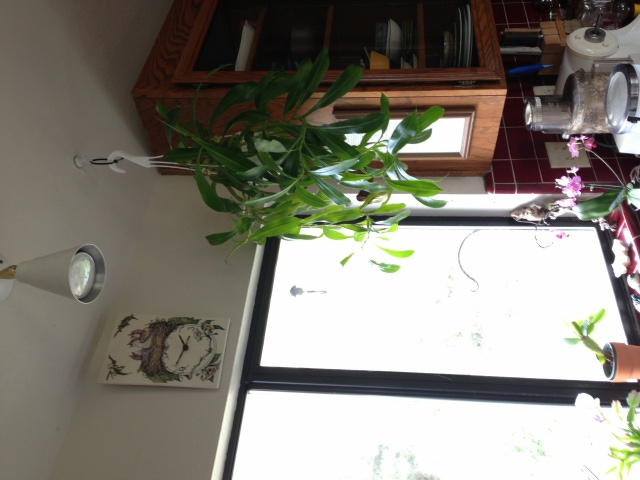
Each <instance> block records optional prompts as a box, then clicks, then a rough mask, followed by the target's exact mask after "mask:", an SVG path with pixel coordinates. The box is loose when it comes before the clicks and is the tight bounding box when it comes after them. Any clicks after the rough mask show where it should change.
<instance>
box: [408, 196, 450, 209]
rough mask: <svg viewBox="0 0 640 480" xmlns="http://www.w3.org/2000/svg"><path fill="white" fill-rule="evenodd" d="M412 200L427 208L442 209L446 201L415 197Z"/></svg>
mask: <svg viewBox="0 0 640 480" xmlns="http://www.w3.org/2000/svg"><path fill="white" fill-rule="evenodd" d="M413 198H415V199H416V200H417V201H418V202H420V203H421V204H422V205H425V206H427V207H429V208H442V207H444V206H445V205H446V204H447V201H446V200H440V199H435V198H428V197H417V196H414V197H413Z"/></svg>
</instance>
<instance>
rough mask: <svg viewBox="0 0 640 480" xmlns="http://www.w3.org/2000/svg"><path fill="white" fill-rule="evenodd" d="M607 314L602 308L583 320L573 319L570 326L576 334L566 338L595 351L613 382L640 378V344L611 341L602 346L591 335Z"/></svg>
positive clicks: (569, 341)
mask: <svg viewBox="0 0 640 480" xmlns="http://www.w3.org/2000/svg"><path fill="white" fill-rule="evenodd" d="M604 316H605V310H604V309H600V311H598V312H597V313H595V314H594V315H589V316H588V317H587V318H586V319H584V320H581V321H573V322H571V324H570V326H571V328H572V329H573V332H574V334H575V336H573V337H568V338H565V339H564V341H565V342H566V343H568V344H569V345H577V344H579V343H582V344H583V345H584V346H585V347H587V348H588V349H589V350H591V351H592V352H594V353H595V355H596V358H597V359H598V361H599V362H600V363H601V364H602V370H603V372H604V374H605V376H606V377H607V379H608V380H610V381H612V382H626V381H627V380H631V379H640V346H637V345H627V344H625V343H618V342H610V343H606V344H604V346H602V347H600V345H599V344H598V342H596V341H595V340H594V339H593V338H592V337H591V335H592V334H593V331H594V329H595V326H596V324H597V323H598V322H600V321H601V320H602V319H603V318H604Z"/></svg>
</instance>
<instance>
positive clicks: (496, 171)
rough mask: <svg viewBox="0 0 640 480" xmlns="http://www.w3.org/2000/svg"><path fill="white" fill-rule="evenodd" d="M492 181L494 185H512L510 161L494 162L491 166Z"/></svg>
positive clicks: (513, 178)
mask: <svg viewBox="0 0 640 480" xmlns="http://www.w3.org/2000/svg"><path fill="white" fill-rule="evenodd" d="M491 171H492V172H493V180H494V181H495V182H496V183H514V182H515V177H514V176H513V165H512V162H511V160H495V161H494V162H493V163H492V164H491Z"/></svg>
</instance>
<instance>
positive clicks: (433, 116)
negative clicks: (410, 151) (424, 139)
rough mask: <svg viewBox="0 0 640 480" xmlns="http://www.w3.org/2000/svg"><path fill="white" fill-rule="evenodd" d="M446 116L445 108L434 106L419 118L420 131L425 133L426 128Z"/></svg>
mask: <svg viewBox="0 0 640 480" xmlns="http://www.w3.org/2000/svg"><path fill="white" fill-rule="evenodd" d="M443 115H444V108H442V107H438V106H433V107H430V108H428V109H427V110H426V111H425V112H424V113H422V115H420V116H419V117H418V131H419V132H421V131H424V130H425V129H426V128H428V127H430V126H431V125H433V124H434V123H435V122H436V121H438V120H440V119H441V118H442V116H443Z"/></svg>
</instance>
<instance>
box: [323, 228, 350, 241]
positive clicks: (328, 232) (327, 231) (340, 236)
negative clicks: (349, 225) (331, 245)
mask: <svg viewBox="0 0 640 480" xmlns="http://www.w3.org/2000/svg"><path fill="white" fill-rule="evenodd" d="M322 233H323V234H324V236H325V237H327V238H329V239H331V240H346V239H347V238H352V237H350V236H348V235H345V234H344V233H342V232H340V231H338V230H336V229H334V228H330V227H322Z"/></svg>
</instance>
